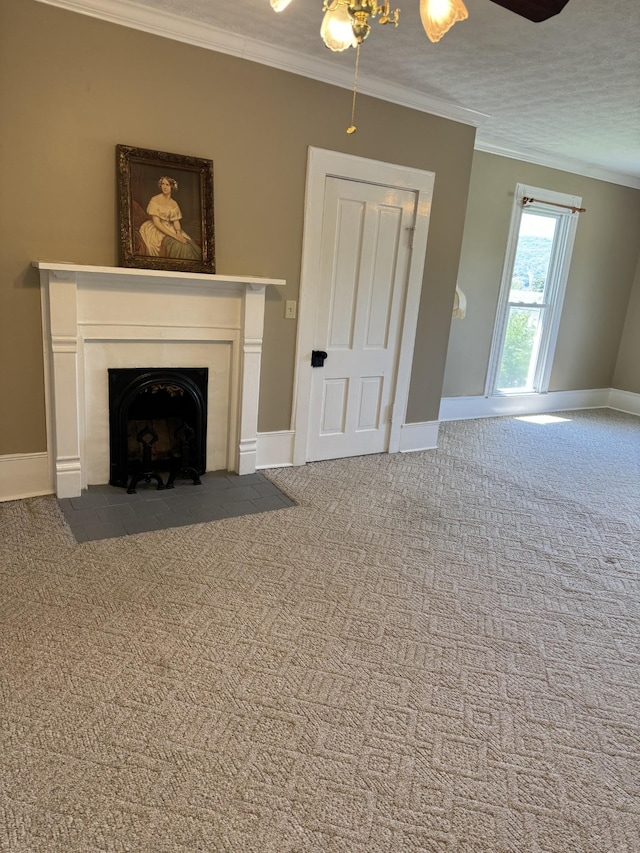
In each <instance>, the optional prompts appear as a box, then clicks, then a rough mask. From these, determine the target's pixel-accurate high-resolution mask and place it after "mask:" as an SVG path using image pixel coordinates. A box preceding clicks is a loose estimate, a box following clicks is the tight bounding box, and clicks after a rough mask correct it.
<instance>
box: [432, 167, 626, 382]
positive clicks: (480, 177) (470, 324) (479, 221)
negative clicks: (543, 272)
mask: <svg viewBox="0 0 640 853" xmlns="http://www.w3.org/2000/svg"><path fill="white" fill-rule="evenodd" d="M517 183H524V184H529V185H532V186H536V187H541V188H545V189H550V190H556V191H557V192H563V193H569V194H573V195H579V196H581V197H582V199H583V206H584V207H586V208H587V212H586V213H584V214H581V216H580V220H579V223H578V229H577V233H576V241H575V247H574V252H573V259H572V263H571V270H570V273H569V280H568V282H567V291H566V296H565V302H564V309H563V313H562V319H561V323H560V330H559V334H558V343H557V347H556V355H555V359H554V363H553V370H552V373H551V382H550V390H551V391H568V390H576V389H591V388H609V387H611V386H612V384H613V382H614V369H615V366H616V359H617V358H618V348H619V345H620V336H621V334H622V329H623V326H624V323H625V316H626V312H627V306H628V304H629V294H630V292H631V287H632V284H633V280H634V274H635V271H636V266H637V263H638V250H639V246H638V233H639V230H640V192H639V191H638V190H633V189H628V188H626V187H621V186H617V185H615V184H611V183H607V182H604V181H597V180H593V179H591V178H585V177H581V176H579V175H573V174H570V173H568V172H561V171H558V170H555V169H549V168H546V167H544V166H534V165H531V164H529V163H524V162H521V161H518V160H512V159H508V158H505V157H497V156H495V155H492V154H485V153H482V152H476V154H475V156H474V160H473V169H472V177H471V184H470V189H469V203H468V208H467V217H466V222H465V234H464V241H463V246H462V255H461V258H460V272H459V285H460V287H461V288H462V290H463V291H464V292H465V294H466V295H467V299H468V306H467V316H466V318H465V319H464V320H455V321H454V322H453V323H452V327H451V336H450V339H449V350H448V356H447V364H446V372H445V378H444V385H443V396H446V397H458V396H467V395H469V396H471V395H478V394H483V393H484V385H485V379H486V373H487V366H488V361H489V351H490V347H491V337H492V332H493V325H494V320H495V314H496V307H497V301H498V295H499V291H500V281H501V276H502V265H503V262H504V256H505V251H506V246H507V237H508V233H509V225H510V219H511V210H512V206H513V197H514V191H515V186H516V184H517ZM638 289H640V288H638V286H637V285H636V290H638ZM639 301H640V299H638V296H637V294H636V302H639ZM639 339H640V308H639V307H638V305H637V304H636V308H635V314H634V315H633V317H632V316H631V314H630V316H629V321H628V323H627V330H626V333H625V341H626V344H625V353H627V352H628V354H627V355H624V357H623V356H622V354H621V359H620V362H619V365H618V371H617V372H616V382H617V381H620V382H623V383H625V384H626V386H628V387H626V388H625V387H623V385H620V384H618V385H616V387H618V388H622V389H623V390H635V391H638V390H640V375H639V373H640V359H639V358H638V355H639V353H640V350H639V346H640V344H639V342H638V341H639ZM634 353H635V356H636V358H635V362H634V359H633V357H632V355H633V354H634ZM632 386H633V387H632Z"/></svg>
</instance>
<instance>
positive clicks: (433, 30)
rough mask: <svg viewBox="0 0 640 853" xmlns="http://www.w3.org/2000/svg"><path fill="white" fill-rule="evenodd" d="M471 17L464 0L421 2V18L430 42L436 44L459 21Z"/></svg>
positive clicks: (425, 0)
mask: <svg viewBox="0 0 640 853" xmlns="http://www.w3.org/2000/svg"><path fill="white" fill-rule="evenodd" d="M468 17H469V13H468V12H467V7H466V6H465V5H464V3H463V2H462V0H420V18H421V19H422V26H423V27H424V31H425V33H426V34H427V37H428V39H429V41H432V42H433V43H434V44H435V43H436V42H438V41H440V39H441V38H442V36H443V35H444V34H445V33H448V32H449V30H450V29H451V27H452V26H453V25H454V24H455V23H456V22H457V21H464V20H465V19H466V18H468Z"/></svg>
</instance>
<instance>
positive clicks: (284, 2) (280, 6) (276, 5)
mask: <svg viewBox="0 0 640 853" xmlns="http://www.w3.org/2000/svg"><path fill="white" fill-rule="evenodd" d="M289 3H291V0H271V8H272V9H273V10H274V12H282V11H283V10H284V9H286V8H287V6H288V5H289Z"/></svg>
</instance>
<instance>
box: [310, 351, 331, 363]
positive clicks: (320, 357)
mask: <svg viewBox="0 0 640 853" xmlns="http://www.w3.org/2000/svg"><path fill="white" fill-rule="evenodd" d="M326 357H327V354H326V352H324V351H323V350H321V349H314V350H311V367H324V360H325V358H326Z"/></svg>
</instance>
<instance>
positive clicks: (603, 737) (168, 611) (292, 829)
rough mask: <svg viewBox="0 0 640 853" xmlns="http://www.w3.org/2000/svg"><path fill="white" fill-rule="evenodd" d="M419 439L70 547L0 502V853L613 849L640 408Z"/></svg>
mask: <svg viewBox="0 0 640 853" xmlns="http://www.w3.org/2000/svg"><path fill="white" fill-rule="evenodd" d="M439 443H440V446H439V449H438V450H437V451H425V452H421V453H412V454H394V455H377V456H370V457H361V458H356V459H346V460H336V461H329V462H321V463H314V464H310V465H307V466H304V467H300V468H287V469H280V470H276V471H271V472H268V475H267V476H268V478H269V479H270V481H271V482H273V483H274V484H275V485H276V486H277V487H278V488H279V489H280V490H281V491H282V492H284V493H285V494H286V495H288V496H289V497H290V498H291V499H292V500H293V501H294V502H295V504H296V505H295V506H292V507H290V508H287V509H283V510H275V511H270V512H265V513H258V514H253V515H249V516H245V517H237V518H223V519H220V520H216V521H211V522H208V523H202V524H194V525H189V526H183V527H177V528H174V529H171V530H158V531H152V532H148V533H141V534H138V535H131V536H125V537H120V538H115V539H103V540H98V541H90V542H85V543H82V544H78V543H76V541H75V539H74V537H73V536H72V534H71V531H70V529H69V528H68V526H67V525H66V523H65V521H64V517H63V515H62V512H61V509H60V507H59V505H58V503H57V501H56V500H55V498H53V497H45V498H34V499H29V500H24V501H15V502H10V503H5V504H0V577H1V580H2V582H1V585H0V617H1V632H0V654H1V661H2V673H1V676H0V702H1V703H2V708H1V715H0V738H1V744H0V745H1V758H0V760H1V763H2V768H1V773H0V850H1V851H2V853H105V851H113V853H129V851H132V852H135V853H196V851H198V853H200V851H202V853H253V851H256V853H258V851H259V853H347V851H357V853H396V851H397V853H405V851H406V853H413V851H416V853H417V851H420V853H637V851H638V850H640V762H639V753H640V718H639V713H638V711H639V708H640V642H639V633H640V632H639V628H640V583H639V582H640V420H639V419H638V418H634V417H632V416H627V415H622V414H619V413H616V412H612V411H609V410H597V411H587V412H571V413H566V414H564V415H562V416H561V419H558V420H554V421H552V422H550V423H534V422H530V421H526V420H519V419H514V418H495V419H488V420H481V421H464V422H454V423H446V424H443V425H442V426H441V429H440V439H439Z"/></svg>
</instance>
